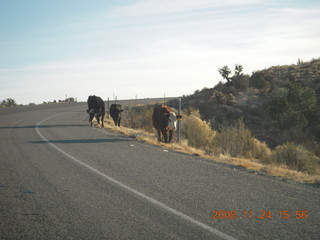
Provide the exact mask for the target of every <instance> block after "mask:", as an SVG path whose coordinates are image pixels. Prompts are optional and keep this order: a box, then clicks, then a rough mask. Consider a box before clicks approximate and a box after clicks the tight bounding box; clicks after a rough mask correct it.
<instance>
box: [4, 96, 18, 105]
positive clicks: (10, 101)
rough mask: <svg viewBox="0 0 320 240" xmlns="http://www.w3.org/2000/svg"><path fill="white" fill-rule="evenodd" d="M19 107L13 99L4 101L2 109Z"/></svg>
mask: <svg viewBox="0 0 320 240" xmlns="http://www.w3.org/2000/svg"><path fill="white" fill-rule="evenodd" d="M15 106H17V104H16V101H15V100H14V99H12V98H7V99H5V100H2V102H1V107H15Z"/></svg>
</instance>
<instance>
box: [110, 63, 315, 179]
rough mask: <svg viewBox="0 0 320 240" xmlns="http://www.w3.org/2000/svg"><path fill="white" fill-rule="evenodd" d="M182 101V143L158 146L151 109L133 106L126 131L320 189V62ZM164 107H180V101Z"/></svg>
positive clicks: (225, 70) (225, 71) (258, 75)
mask: <svg viewBox="0 0 320 240" xmlns="http://www.w3.org/2000/svg"><path fill="white" fill-rule="evenodd" d="M242 69H243V68H242V66H241V65H236V67H235V70H234V74H233V76H231V73H232V71H231V70H230V69H229V67H228V66H224V67H222V68H221V69H219V72H220V73H221V75H222V77H223V78H225V79H226V80H227V82H226V83H221V82H220V83H219V84H218V85H217V86H215V87H214V88H211V89H208V88H205V89H203V90H201V91H199V90H197V91H196V92H195V93H194V94H193V95H190V96H184V97H183V98H182V107H183V119H182V120H181V140H180V143H173V144H164V143H158V142H157V137H156V132H155V130H154V129H153V126H152V121H151V116H152V111H153V106H154V104H149V105H140V106H130V107H129V108H127V109H126V111H125V112H124V113H123V118H122V119H123V120H122V126H123V127H121V128H115V127H113V124H112V123H110V124H107V126H108V128H110V129H111V128H112V129H113V130H116V131H121V132H122V133H124V134H126V135H129V136H132V137H135V138H136V139H138V140H142V141H145V142H148V143H151V144H157V145H161V146H163V147H164V148H166V149H173V150H176V151H181V152H185V153H189V154H193V155H199V156H201V157H204V158H208V159H212V160H215V161H220V162H225V163H230V164H235V165H240V166H243V167H245V168H247V169H251V170H255V171H261V172H265V173H267V174H268V175H272V176H280V177H284V178H289V179H292V180H295V181H301V182H309V183H317V184H319V183H320V149H319V140H320V111H319V109H320V104H319V102H320V85H319V82H320V59H318V60H312V61H311V62H308V63H302V62H299V63H298V64H297V65H293V66H292V65H290V66H278V67H272V68H270V69H266V70H262V71H256V72H254V73H253V74H252V75H251V76H249V75H244V74H242ZM167 105H169V106H171V107H173V108H174V107H176V108H177V105H178V104H177V101H170V102H168V103H167Z"/></svg>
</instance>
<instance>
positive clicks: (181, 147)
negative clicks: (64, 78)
mask: <svg viewBox="0 0 320 240" xmlns="http://www.w3.org/2000/svg"><path fill="white" fill-rule="evenodd" d="M94 126H95V127H98V128H100V125H98V124H97V123H95V122H94ZM105 128H106V129H107V130H108V131H111V132H120V133H122V134H124V135H126V136H129V137H132V138H135V139H136V140H138V141H142V142H145V143H148V144H153V145H157V146H161V147H163V148H165V149H170V150H173V151H177V152H182V153H186V154H190V155H193V156H199V157H202V158H205V159H209V160H212V161H215V162H221V163H227V164H231V165H235V166H241V167H244V168H246V169H248V170H253V171H262V172H265V173H266V174H267V175H269V176H276V177H282V178H285V179H289V180H293V181H296V182H304V183H314V184H320V171H318V172H317V173H316V174H314V175H309V174H307V173H302V172H298V171H295V170H291V169H288V167H287V166H285V165H275V164H262V163H259V162H257V160H255V159H245V158H236V157H230V156H227V155H223V154H220V155H217V156H212V155H208V154H206V153H205V151H203V150H200V149H196V148H193V147H191V146H189V145H188V142H187V140H182V141H181V142H180V143H179V144H178V143H171V144H165V143H162V142H158V140H157V136H156V133H155V132H154V133H150V132H147V131H145V130H143V129H132V128H126V127H121V128H119V127H116V126H115V125H114V123H113V122H112V120H111V119H107V120H106V121H105Z"/></svg>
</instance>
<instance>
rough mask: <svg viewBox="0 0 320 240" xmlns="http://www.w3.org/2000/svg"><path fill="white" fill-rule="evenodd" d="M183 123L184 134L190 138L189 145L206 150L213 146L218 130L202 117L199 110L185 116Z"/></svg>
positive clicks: (186, 137)
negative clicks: (213, 128)
mask: <svg viewBox="0 0 320 240" xmlns="http://www.w3.org/2000/svg"><path fill="white" fill-rule="evenodd" d="M181 125H182V127H181V132H182V136H183V137H184V138H185V139H187V140H188V145H189V146H192V147H195V148H201V149H205V150H207V149H210V148H211V146H212V144H213V139H214V137H215V135H216V132H215V131H213V130H212V129H211V127H210V125H209V124H208V123H206V122H205V121H203V120H201V119H200V115H199V111H193V112H191V113H190V115H188V116H185V117H183V119H182V124H181Z"/></svg>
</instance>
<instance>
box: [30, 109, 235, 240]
mask: <svg viewBox="0 0 320 240" xmlns="http://www.w3.org/2000/svg"><path fill="white" fill-rule="evenodd" d="M61 114H62V113H59V114H55V115H53V116H50V117H47V118H45V119H43V120H41V121H40V122H38V123H37V126H36V132H37V133H38V135H39V136H40V137H41V138H42V139H43V140H44V141H45V142H46V143H48V144H49V145H50V146H51V147H53V148H54V149H56V150H57V151H58V152H60V153H62V154H63V155H65V156H67V157H68V158H70V159H71V160H73V161H74V162H75V163H78V164H79V165H81V166H83V167H85V168H87V169H89V170H90V171H92V172H94V173H96V174H97V175H99V176H101V177H102V178H104V179H106V180H108V181H110V182H112V183H113V184H115V185H118V186H119V187H121V188H123V189H125V190H127V191H129V192H131V193H133V194H135V195H137V196H139V197H141V198H143V199H145V200H147V201H148V202H150V203H153V204H154V205H157V206H158V207H161V208H163V209H164V210H166V211H168V212H170V213H172V214H174V215H176V216H179V217H181V218H182V219H184V220H186V221H188V222H190V223H193V224H195V225H197V226H199V227H201V228H203V229H205V230H207V231H209V232H211V233H213V234H215V235H217V236H219V237H221V238H223V239H227V240H235V239H236V238H234V237H231V236H229V235H227V234H226V233H223V232H221V231H219V230H218V229H215V228H213V227H210V226H208V225H206V224H204V223H202V222H200V221H198V220H196V219H194V218H192V217H189V216H188V215H186V214H184V213H182V212H179V211H177V210H175V209H173V208H171V207H169V206H167V205H165V204H163V203H161V202H159V201H158V200H156V199H154V198H152V197H149V196H147V195H145V194H143V193H141V192H139V191H137V190H135V189H133V188H131V187H129V186H127V185H125V184H123V183H121V182H119V181H117V180H116V179H114V178H112V177H110V176H108V175H106V174H104V173H102V172H100V171H99V170H97V169H95V168H93V167H91V166H89V165H87V164H86V163H84V162H82V161H80V160H79V159H77V158H75V157H74V156H72V155H70V154H69V153H67V152H65V151H63V150H62V149H61V148H59V147H57V146H56V145H54V144H53V143H52V142H50V141H49V140H48V139H46V138H45V137H44V136H43V135H42V134H41V132H40V130H39V126H40V125H41V123H42V122H44V121H46V120H48V119H50V118H53V117H56V116H58V115H61Z"/></svg>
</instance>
